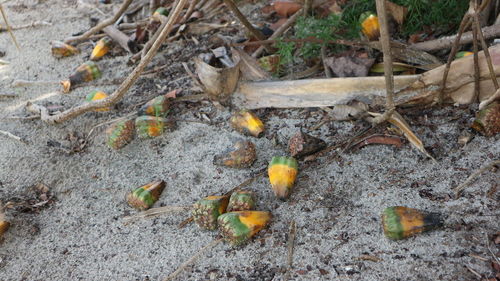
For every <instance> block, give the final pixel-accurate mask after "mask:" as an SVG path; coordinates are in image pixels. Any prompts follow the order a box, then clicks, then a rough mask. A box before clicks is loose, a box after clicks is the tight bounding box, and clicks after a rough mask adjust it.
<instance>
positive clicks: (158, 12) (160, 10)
mask: <svg viewBox="0 0 500 281" xmlns="http://www.w3.org/2000/svg"><path fill="white" fill-rule="evenodd" d="M168 13H169V12H168V10H167V8H165V7H159V8H158V9H156V10H155V12H154V13H153V19H154V20H156V19H157V17H158V16H159V15H162V16H165V17H168Z"/></svg>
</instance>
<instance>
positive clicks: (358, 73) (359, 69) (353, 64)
mask: <svg viewBox="0 0 500 281" xmlns="http://www.w3.org/2000/svg"><path fill="white" fill-rule="evenodd" d="M374 62H375V59H372V58H358V57H351V56H345V57H340V58H336V57H329V58H326V59H325V64H326V65H327V66H328V67H329V68H331V70H332V72H333V73H334V74H335V75H336V76H338V77H365V76H368V71H369V70H370V68H371V66H372V65H373V63H374Z"/></svg>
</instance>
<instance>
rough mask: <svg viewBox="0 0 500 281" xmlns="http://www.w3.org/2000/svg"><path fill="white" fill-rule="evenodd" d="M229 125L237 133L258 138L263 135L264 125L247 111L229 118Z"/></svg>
mask: <svg viewBox="0 0 500 281" xmlns="http://www.w3.org/2000/svg"><path fill="white" fill-rule="evenodd" d="M231 125H232V126H233V128H235V129H236V130H237V131H238V132H240V133H242V134H246V135H251V136H254V137H257V138H260V137H262V136H263V135H264V130H265V129H264V123H262V121H261V120H260V119H259V117H257V116H256V115H255V114H253V113H252V112H251V111H248V110H245V109H243V110H241V111H239V112H237V113H235V114H234V115H233V116H232V117H231Z"/></svg>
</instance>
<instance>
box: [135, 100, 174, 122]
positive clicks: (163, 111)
mask: <svg viewBox="0 0 500 281" xmlns="http://www.w3.org/2000/svg"><path fill="white" fill-rule="evenodd" d="M170 104H171V103H170V98H169V97H167V96H166V95H162V96H158V97H156V98H154V99H152V100H150V101H148V102H147V103H146V104H144V105H143V106H142V107H141V108H140V109H139V112H138V115H139V116H141V115H149V116H155V117H166V116H167V114H168V112H169V111H170Z"/></svg>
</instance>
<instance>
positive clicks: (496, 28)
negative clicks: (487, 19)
mask: <svg viewBox="0 0 500 281" xmlns="http://www.w3.org/2000/svg"><path fill="white" fill-rule="evenodd" d="M482 30H483V35H484V38H485V39H490V38H495V37H498V36H500V24H495V25H491V26H487V27H483V29H482ZM456 37H457V35H453V36H446V37H441V38H439V39H436V40H430V41H425V42H420V43H416V44H413V45H411V46H410V47H411V48H413V49H417V50H421V51H426V52H432V51H437V50H442V49H450V48H451V47H452V46H453V42H454V41H455V38H456ZM471 42H472V32H470V31H469V32H465V33H463V34H462V38H461V40H460V43H461V44H469V43H471Z"/></svg>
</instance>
